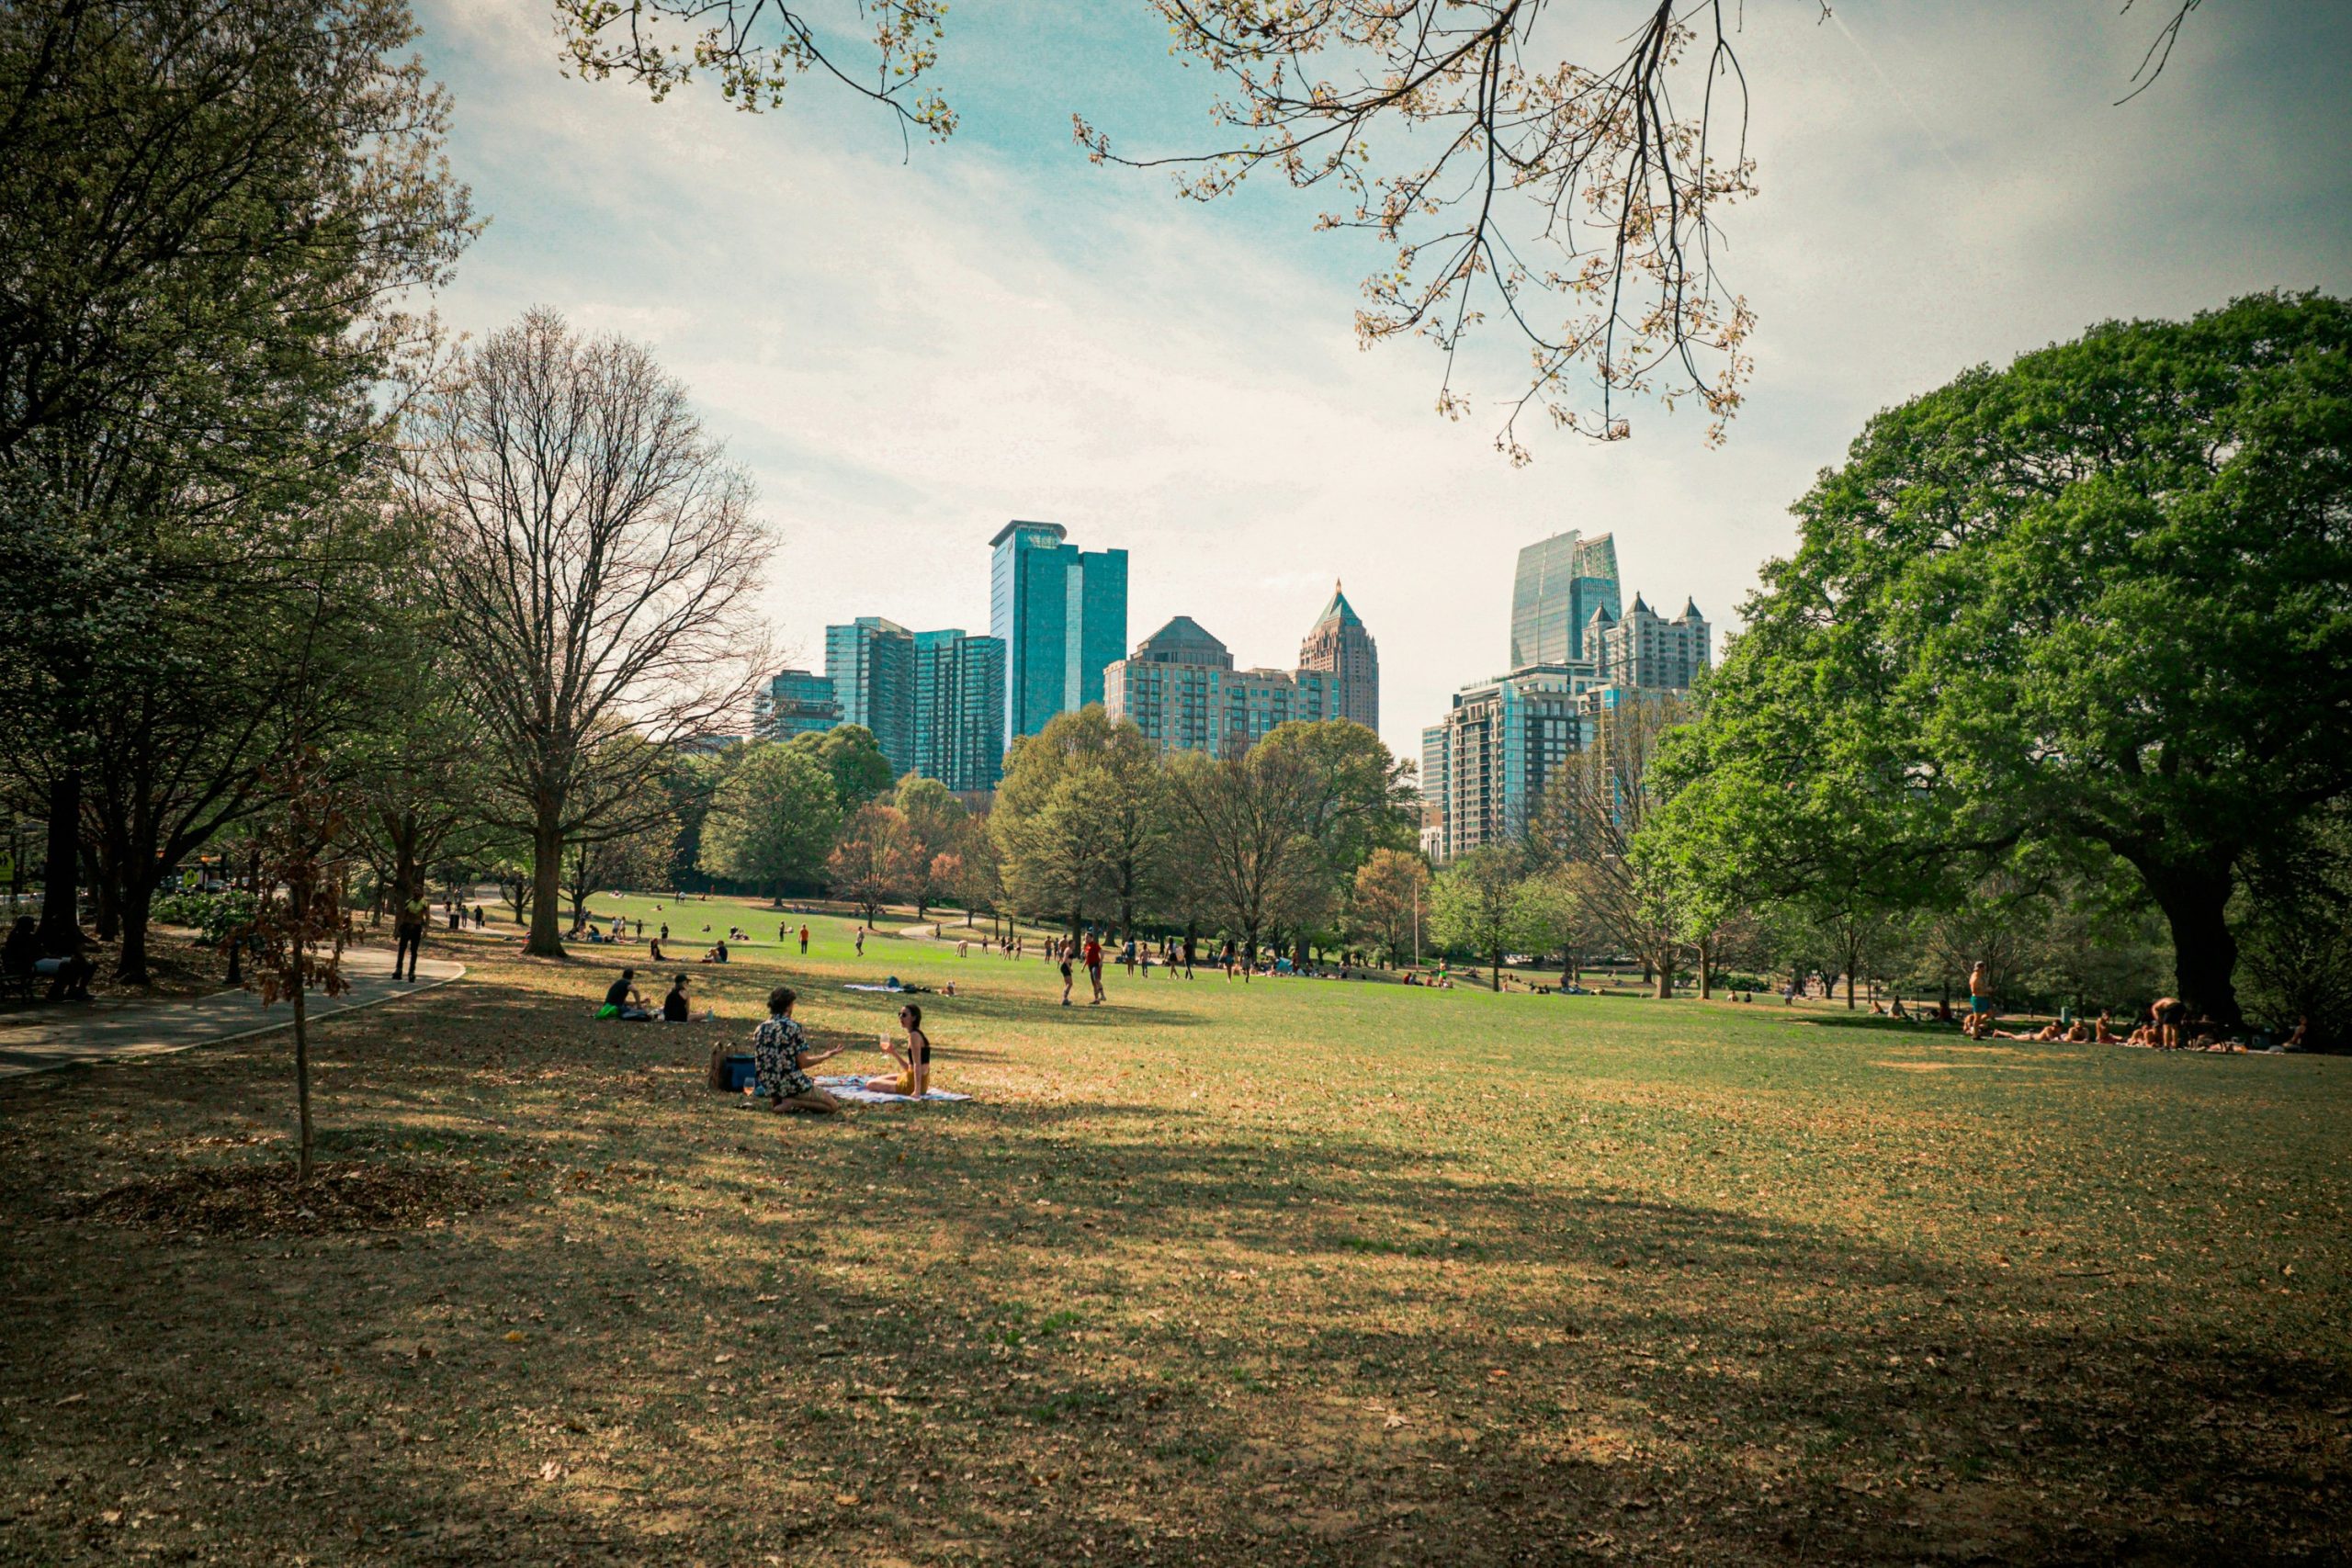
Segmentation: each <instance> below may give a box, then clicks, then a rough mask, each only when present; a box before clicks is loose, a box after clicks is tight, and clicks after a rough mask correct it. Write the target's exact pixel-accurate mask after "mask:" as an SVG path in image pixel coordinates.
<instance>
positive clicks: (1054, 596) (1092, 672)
mask: <svg viewBox="0 0 2352 1568" xmlns="http://www.w3.org/2000/svg"><path fill="white" fill-rule="evenodd" d="M989 549H990V550H991V551H992V552H993V554H992V556H991V558H990V560H989V633H990V635H992V636H993V637H996V638H997V639H998V640H1000V641H1001V642H1002V643H1003V644H1004V649H1005V671H1004V717H1005V739H1006V740H1007V741H1008V742H1011V741H1012V740H1017V739H1020V738H1021V737H1022V736H1024V735H1035V734H1036V733H1037V731H1039V730H1040V729H1043V728H1045V727H1046V720H1047V719H1049V718H1051V717H1053V716H1054V715H1056V714H1057V713H1069V712H1073V711H1075V710H1077V709H1079V708H1082V707H1084V706H1085V705H1087V704H1089V703H1099V702H1101V701H1102V700H1103V667H1104V666H1106V665H1109V664H1113V663H1115V662H1116V661H1118V660H1120V659H1122V658H1124V657H1125V655H1126V651H1127V552H1126V551H1125V550H1081V549H1080V548H1079V547H1077V546H1076V545H1073V544H1071V543H1069V529H1067V528H1064V527H1063V526H1062V525H1060V524H1058V523H1021V522H1013V523H1008V524H1006V525H1004V526H1003V527H1002V528H1001V529H999V530H998V531H997V536H996V537H995V538H993V539H990V540H989Z"/></svg>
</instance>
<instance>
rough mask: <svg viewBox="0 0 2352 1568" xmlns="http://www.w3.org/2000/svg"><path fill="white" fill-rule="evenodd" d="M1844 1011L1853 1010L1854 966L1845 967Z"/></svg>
mask: <svg viewBox="0 0 2352 1568" xmlns="http://www.w3.org/2000/svg"><path fill="white" fill-rule="evenodd" d="M1846 1010H1847V1011H1848V1012H1851V1011H1853V1010H1854V966H1853V965H1852V964H1848V965H1846Z"/></svg>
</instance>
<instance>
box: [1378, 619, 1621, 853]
mask: <svg viewBox="0 0 2352 1568" xmlns="http://www.w3.org/2000/svg"><path fill="white" fill-rule="evenodd" d="M1601 684H1602V682H1600V680H1599V679H1598V678H1597V677H1596V676H1595V675H1594V674H1593V672H1592V670H1591V668H1590V667H1589V666H1588V665H1581V664H1571V665H1536V666H1533V667H1532V668H1530V669H1526V670H1518V671H1512V672H1511V673H1510V674H1509V675H1504V676H1500V677H1498V678H1497V679H1495V680H1492V681H1482V682H1478V683H1477V684H1476V685H1470V686H1464V687H1463V688H1462V689H1461V690H1460V691H1458V692H1456V693H1454V694H1453V708H1452V709H1451V710H1450V711H1449V712H1448V713H1447V714H1446V716H1445V717H1444V718H1443V719H1442V720H1441V721H1440V722H1439V723H1436V724H1433V725H1431V726H1430V728H1427V729H1424V730H1423V731H1421V806H1422V821H1423V842H1424V844H1425V845H1426V846H1428V847H1429V848H1430V852H1431V853H1432V855H1433V857H1434V858H1435V859H1437V860H1439V861H1441V862H1442V861H1450V860H1453V858H1454V857H1456V856H1457V855H1461V854H1464V853H1467V852H1469V851H1471V850H1475V849H1476V848H1477V847H1478V846H1479V845H1481V844H1489V843H1500V842H1503V841H1505V840H1509V839H1510V838H1512V837H1514V836H1515V835H1516V834H1517V833H1518V832H1519V831H1520V829H1521V828H1523V827H1524V826H1525V825H1526V822H1527V817H1528V813H1530V812H1531V811H1532V810H1533V809H1534V808H1535V803H1536V801H1537V800H1539V799H1540V798H1542V796H1543V794H1544V785H1545V784H1549V783H1550V782H1551V778H1552V774H1553V773H1555V772H1556V771H1557V770H1558V769H1559V768H1561V767H1562V766H1564V765H1565V764H1566V762H1567V761H1568V760H1569V759H1570V758H1571V757H1573V756H1575V755H1576V753H1577V752H1578V751H1580V750H1583V748H1584V744H1585V739H1586V737H1587V735H1588V728H1587V727H1588V723H1589V712H1590V705H1589V702H1588V700H1587V695H1586V694H1588V693H1589V692H1592V691H1595V690H1597V689H1598V688H1599V687H1600V685H1601Z"/></svg>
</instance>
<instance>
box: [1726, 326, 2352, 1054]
mask: <svg viewBox="0 0 2352 1568" xmlns="http://www.w3.org/2000/svg"><path fill="white" fill-rule="evenodd" d="M2347 350H2352V308H2348V307H2347V306H2346V304H2345V303H2344V302H2343V301H2341V300H2336V299H2324V298H2319V297H2315V296H2301V297H2282V296H2277V295H2257V296H2253V297H2249V298H2247V299H2240V300H2238V301H2236V302H2234V303H2233V304H2231V305H2230V306H2228V307H2227V308H2225V309H2223V310H2215V311H2211V312H2207V313H2205V314H2202V315H2199V316H2198V317H2196V318H2195V319H2193V320H2191V321H2119V322H2110V323H2108V324H2106V325H2103V326H2100V327H2098V328H2095V329H2094V330H2093V331H2091V332H2090V333H2087V334H2086V335H2085V336H2084V337H2083V338H2082V339H2080V340H2079V341H2077V342H2075V343H2069V344H2059V345H2056V346H2054V347H2052V348H2048V349H2044V350H2041V351H2040V352H2038V353H2034V354H2030V355H2024V356H2022V357H2020V358H2019V359H2018V360H2017V362H2016V363H2015V364H2013V365H2012V366H2010V367H2008V368H2007V369H2006V370H2001V371H1994V370H1990V369H1984V368H1980V369H1977V370H1973V371H1971V372H1969V373H1968V374H1967V375H1964V376H1962V377H1961V378H1959V379H1958V380H1956V381H1954V382H1953V383H1952V384H1951V385H1950V386H1948V387H1946V388H1943V389H1940V390H1939V391H1936V392H1932V393H1929V394H1928V395H1927V396H1925V397H1922V398H1919V399H1917V400H1914V401H1912V402H1910V403H1907V404H1905V405H1904V406H1903V407H1901V408H1898V409H1894V410H1891V411H1889V412H1885V413H1883V414H1881V415H1879V416H1878V417H1877V418H1876V419H1874V420H1872V421H1871V423H1870V425H1869V426H1868V427H1867V428H1866V429H1865V430H1864V432H1863V433H1862V434H1861V436H1860V438H1859V439H1858V440H1857V441H1856V442H1855V444H1854V446H1853V448H1852V450H1851V452H1850V453H1849V457H1848V460H1847V463H1846V464H1845V466H1844V467H1843V468H1838V469H1834V470H1831V471H1829V472H1827V473H1825V474H1824V475H1823V476H1822V477H1821V479H1819V480H1818V481H1817V482H1816V483H1815V486H1814V488H1813V490H1812V491H1810V492H1808V493H1807V494H1806V496H1805V497H1804V500H1803V501H1802V502H1799V503H1798V506H1797V508H1796V513H1797V516H1798V518H1799V520H1800V524H1801V526H1802V543H1801V545H1800V547H1799V549H1798V551H1797V553H1796V555H1795V556H1794V557H1793V558H1790V559H1788V560H1785V561H1780V562H1776V563H1774V564H1773V565H1771V566H1770V568H1768V570H1767V572H1766V580H1765V588H1764V590H1763V591H1762V592H1760V593H1758V595H1756V596H1755V598H1754V599H1752V600H1751V601H1750V603H1749V604H1747V606H1746V607H1745V609H1744V615H1745V618H1746V620H1747V625H1748V628H1749V629H1748V631H1747V634H1746V635H1745V636H1743V637H1741V639H1740V640H1739V642H1738V643H1737V644H1736V645H1735V646H1734V648H1733V649H1732V650H1731V653H1730V655H1729V657H1728V658H1727V659H1726V660H1725V661H1724V668H1723V669H1722V670H1721V671H1719V672H1718V673H1717V676H1716V678H1715V680H1714V682H1713V691H1712V695H1711V698H1710V701H1709V704H1708V708H1707V712H1706V715H1705V717H1704V719H1703V720H1702V728H1703V729H1704V731H1705V732H1706V739H1705V745H1704V750H1705V754H1706V761H1707V763H1708V772H1709V773H1711V774H1712V775H1713V778H1714V779H1715V780H1716V781H1717V782H1715V783H1714V784H1712V785H1711V786H1710V791H1709V793H1710V794H1711V795H1713V799H1712V800H1711V801H1709V802H1708V803H1707V810H1708V812H1709V813H1710V814H1711V815H1716V816H1718V817H1719V818H1720V820H1719V822H1718V833H1719V838H1720V840H1721V841H1722V842H1723V844H1724V846H1725V847H1726V852H1730V853H1733V854H1736V855H1738V856H1740V857H1742V858H1743V859H1747V860H1750V861H1752V862H1754V863H1764V862H1767V861H1769V859H1770V857H1771V856H1772V855H1774V854H1775V853H1777V852H1780V851H1781V849H1782V848H1783V847H1784V846H1785V845H1786V844H1787V843H1788V842H1790V841H1792V840H1797V839H1801V838H1802V835H1803V834H1804V832H1805V831H1806V830H1807V829H1811V830H1815V831H1821V832H1829V831H1835V830H1838V826H1839V824H1840V823H1841V821H1845V820H1847V819H1849V818H1850V819H1851V820H1852V821H1854V822H1855V823H1856V824H1858V832H1857V836H1858V837H1859V838H1860V840H1862V841H1861V843H1860V846H1859V848H1860V851H1861V853H1859V854H1856V855H1853V856H1849V857H1848V858H1849V861H1851V862H1853V863H1861V862H1863V861H1864V860H1867V861H1869V862H1871V863H1876V864H1877V865H1879V866H1882V867H1887V868H1891V869H1888V870H1887V871H1886V872H1885V874H1884V875H1883V877H1882V876H1880V875H1879V874H1876V873H1873V874H1871V877H1870V878H1869V879H1868V880H1869V881H1871V882H1873V883H1875V884H1877V886H1878V887H1879V888H1880V889H1882V890H1883V889H1884V888H1885V887H1886V886H1887V885H1888V884H1889V883H1893V884H1895V885H1898V887H1899V885H1900V884H1901V883H1902V882H1903V881H1904V880H1905V877H1906V876H1908V877H1911V878H1913V879H1915V880H1916V879H1917V878H1918V877H1920V876H1923V875H1932V874H1938V873H1939V871H1940V869H1941V868H1943V867H1946V866H1949V865H1950V864H1951V863H1954V862H1955V861H1966V860H1969V859H1979V860H1981V859H1984V858H1986V857H1991V856H1995V855H1998V854H2000V853H2004V852H2007V851H2008V850H2009V849H2011V848H2012V847H2015V846H2018V845H2020V844H2033V843H2042V844H2048V845H2050V846H2052V847H2053V848H2054V849H2056V850H2058V851H2060V852H2066V853H2086V852H2103V853H2108V854H2111V855H2113V856H2114V857H2116V858H2118V859H2120V861H2122V862H2123V863H2127V864H2128V865H2130V866H2131V868H2132V870H2133V872H2134V873H2135V874H2137V876H2138V878H2139V880H2140V882H2141V884H2142V886H2143V887H2144V888H2145V890H2146V893H2147V896H2148V897H2149V898H2151V899H2152V900H2153V901H2154V904H2155V905H2156V907H2157V908H2159V909H2161V910H2162V911H2163V913H2164V915H2165V919H2166V921H2167V923H2168V925H2169V927H2170V930H2171V935H2172V942H2173V962H2174V968H2175V973H2176V976H2177V985H2178V987H2179V990H2180V994H2181V995H2182V997H2183V998H2186V999H2187V1000H2188V1002H2189V1004H2190V1005H2191V1006H2192V1007H2194V1008H2196V1009H2198V1010H2202V1011H2206V1012H2210V1013H2211V1014H2212V1015H2213V1016H2214V1017H2215V1018H2217V1019H2219V1020H2221V1021H2222V1022H2223V1023H2224V1024H2234V1023H2235V1022H2236V1021H2237V1020H2238V1017H2239V1005H2238V999H2237V994H2236V988H2235V985H2234V981H2233V974H2234V971H2235V967H2236V958H2237V940H2236V937H2235V936H2234V934H2233V932H2232V931H2231V929H2230V925H2229V920H2228V909H2229V905H2230V899H2231V897H2232V894H2233V889H2234V887H2235V885H2236V880H2237V874H2238V871H2239V868H2240V867H2241V865H2242V864H2243V863H2245V860H2246V858H2247V857H2248V856H2249V855H2250V854H2253V853H2256V852H2259V851H2261V850H2262V849H2263V848H2264V847H2265V846H2267V845H2271V844H2275V843H2278V842H2282V841H2285V840H2288V839H2290V838H2291V837H2292V835H2293V834H2294V833H2295V832H2296V831H2297V830H2298V829H2299V826H2300V824H2301V822H2302V821H2303V820H2304V819H2305V818H2306V817H2307V816H2308V815H2309V814H2310V813H2311V812H2312V810H2314V809H2315V808H2316V807H2319V806H2320V805H2321V804H2322V803H2324V802H2327V801H2331V800H2335V799H2337V798H2339V797H2341V796H2342V795H2345V794H2346V790H2347V787H2352V748H2347V747H2346V746H2345V745H2344V744H2343V741H2342V726H2343V715H2344V714H2345V713H2346V711H2347V710H2352V533H2347V531H2346V528H2345V527H2344V524H2343V519H2344V516H2345V514H2346V505H2347V494H2352V486H2348V485H2347V479H2352V372H2347V369H2346V367H2347V365H2352V353H2347ZM1791 801H1796V802H1800V803H1803V805H1804V809H1802V810H1794V811H1792V809H1790V807H1789V804H1788V803H1789V802H1791ZM1905 868H1908V869H1907V870H1906V869H1905ZM1898 901H1899V900H1898Z"/></svg>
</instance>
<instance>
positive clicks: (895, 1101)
mask: <svg viewBox="0 0 2352 1568" xmlns="http://www.w3.org/2000/svg"><path fill="white" fill-rule="evenodd" d="M817 1087H818V1088H819V1089H823V1090H824V1091H825V1092H826V1093H827V1094H830V1095H831V1096H832V1097H833V1098H834V1099H835V1100H842V1101H844V1102H846V1103H848V1104H851V1105H913V1104H915V1103H917V1097H916V1096H914V1095H911V1094H880V1093H877V1092H876V1091H875V1090H873V1089H867V1088H866V1087H865V1079H864V1078H848V1077H842V1078H819V1079H818V1080H817ZM971 1098H972V1097H971V1096H970V1095H968V1094H950V1093H949V1092H948V1091H947V1090H945V1089H933V1090H932V1091H931V1092H930V1093H928V1094H925V1095H923V1096H922V1097H921V1099H922V1100H925V1101H936V1102H940V1103H947V1102H951V1101H955V1100H969V1099H971Z"/></svg>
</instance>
